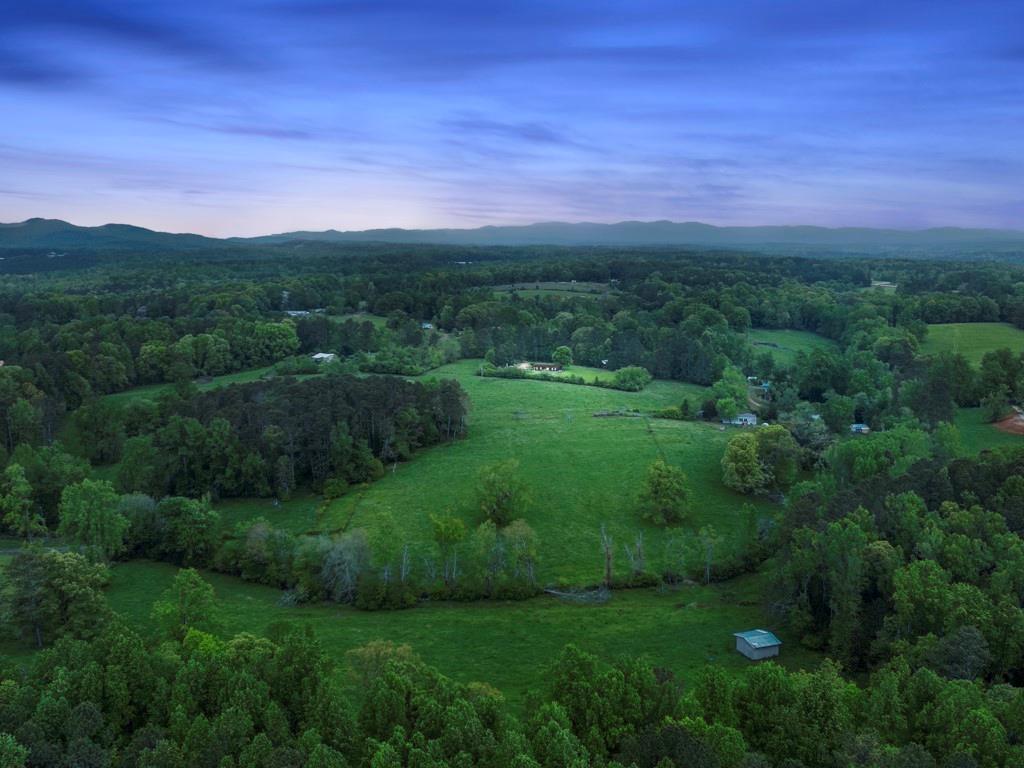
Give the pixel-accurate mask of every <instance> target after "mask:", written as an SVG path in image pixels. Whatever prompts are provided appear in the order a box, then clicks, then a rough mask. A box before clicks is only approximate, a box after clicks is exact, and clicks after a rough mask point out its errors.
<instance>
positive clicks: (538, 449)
mask: <svg viewBox="0 0 1024 768" xmlns="http://www.w3.org/2000/svg"><path fill="white" fill-rule="evenodd" d="M480 363H481V361H479V360H463V361H460V362H457V363H453V364H450V365H446V366H443V367H441V368H438V369H436V370H434V371H432V372H431V373H430V374H428V375H427V376H426V377H424V378H455V379H458V380H459V382H460V383H461V384H462V386H463V387H464V388H465V390H466V391H467V393H468V394H469V398H470V407H471V411H470V429H469V436H468V437H467V438H465V439H463V440H460V441H458V442H456V443H454V444H451V445H445V446H438V447H435V448H431V449H429V450H426V451H422V452H420V453H418V454H417V455H416V456H415V457H414V458H413V459H412V461H410V462H408V463H405V464H400V465H398V466H394V467H388V473H387V474H386V476H385V477H384V478H382V479H380V480H378V481H377V482H375V483H373V484H371V485H370V486H369V487H367V488H363V489H353V490H352V491H350V492H349V494H348V495H347V496H345V497H343V498H341V499H338V500H336V501H335V502H333V503H332V504H330V505H329V506H328V507H327V508H326V509H325V510H324V511H323V514H322V516H320V517H318V515H317V510H318V506H319V501H320V499H319V497H317V496H314V495H312V494H308V493H306V494H300V495H298V496H297V497H296V498H294V499H291V500H289V501H287V502H283V503H281V504H279V505H277V506H275V505H274V503H273V501H272V500H271V499H226V500H223V501H221V502H219V503H217V505H216V507H217V509H218V510H219V511H220V512H221V514H222V515H223V516H224V523H225V527H227V528H233V527H234V526H235V525H236V524H238V523H240V522H243V521H246V520H251V519H254V518H257V517H264V518H266V519H268V520H269V521H270V522H271V523H272V524H274V525H275V526H277V527H280V528H282V529H285V530H288V531H291V532H293V533H296V534H302V533H338V532H340V531H343V530H348V529H353V528H363V529H365V530H366V531H367V532H368V534H369V535H370V537H371V540H372V541H373V542H374V543H376V544H378V545H380V544H384V543H386V542H385V540H387V543H390V540H391V539H392V537H395V536H398V537H400V538H401V539H402V541H403V542H409V543H410V545H411V547H412V548H413V550H414V551H416V552H419V553H425V552H426V551H429V550H430V548H431V546H432V545H431V540H432V539H431V524H430V515H431V514H439V513H443V512H451V513H453V514H456V515H458V516H460V517H461V518H463V519H464V520H465V521H466V523H467V526H468V527H473V526H475V525H476V524H477V523H478V522H479V520H480V515H479V513H478V512H477V510H476V500H475V493H476V487H477V474H478V473H479V471H480V469H481V468H482V467H483V466H485V465H487V464H490V463H493V462H496V461H501V460H504V459H508V458H514V459H517V460H518V461H519V463H520V467H519V472H520V476H521V477H522V479H523V480H524V482H525V483H526V485H527V486H528V487H529V488H530V491H531V497H532V499H531V505H530V509H529V511H528V514H527V515H526V519H527V521H528V522H529V523H530V525H531V526H532V527H533V528H534V529H535V530H536V532H537V535H538V538H539V553H540V561H541V562H540V569H539V578H540V579H541V581H542V582H545V583H547V582H564V583H572V584H580V583H593V582H596V581H597V580H598V579H599V577H600V573H601V558H600V553H599V541H600V529H601V526H602V524H603V525H605V526H606V527H607V529H608V531H609V532H610V533H611V534H612V536H613V537H614V538H615V542H616V548H617V550H618V552H617V557H616V565H617V571H619V572H621V573H623V574H624V573H625V572H626V562H625V556H624V554H623V552H622V547H623V546H624V545H625V544H626V543H632V542H633V540H634V539H635V537H636V535H637V534H638V533H639V532H641V531H642V532H643V534H644V537H645V544H646V550H647V556H648V561H649V563H650V564H651V566H652V567H653V568H654V569H658V568H660V566H661V564H662V562H663V557H664V553H665V547H666V544H667V543H668V541H669V540H670V539H678V538H679V537H680V536H682V537H687V536H689V535H690V534H691V533H692V532H693V531H694V530H695V529H696V528H698V527H700V526H702V525H708V524H710V525H712V526H714V528H715V530H716V531H717V532H718V533H719V534H721V535H723V536H724V537H730V536H731V535H732V534H734V533H735V532H736V531H737V530H738V529H739V528H740V526H741V523H742V520H743V506H744V505H745V504H748V503H753V505H754V506H755V507H756V508H757V509H758V512H759V513H760V514H765V515H768V514H772V513H773V512H774V507H773V506H772V505H771V504H768V503H766V502H765V501H763V500H752V499H750V498H748V497H744V496H741V495H739V494H736V493H734V492H732V491H730V490H729V489H727V488H725V487H724V486H723V485H722V483H721V469H720V467H719V461H720V459H721V455H722V452H723V451H724V449H725V443H726V442H727V441H728V439H729V437H731V435H732V434H733V433H732V431H731V430H730V431H723V430H721V429H720V428H719V427H718V426H717V425H715V424H707V423H703V422H680V421H669V420H663V419H650V418H646V417H638V416H632V417H630V416H622V417H608V418H595V417H594V413H596V412H608V411H620V410H621V411H629V410H632V409H637V410H639V411H642V412H649V411H654V410H658V409H662V408H665V407H667V406H672V405H678V404H679V403H680V402H681V401H682V400H683V398H686V397H688V398H689V399H690V401H691V403H694V404H696V403H699V402H700V400H701V399H702V396H703V394H704V390H703V389H702V388H701V387H698V386H696V385H692V384H685V383H682V382H669V381H654V382H652V383H651V384H649V385H648V386H647V387H646V388H645V389H644V390H643V391H642V392H621V391H618V390H612V389H603V388H598V387H586V386H574V385H568V384H559V383H556V382H545V381H531V380H523V379H492V378H484V377H480V376H477V375H475V372H476V370H477V369H478V368H479V366H480ZM267 370H269V369H257V370H254V371H247V372H244V373H241V374H231V375H229V376H222V377H217V379H215V380H214V382H211V383H208V384H206V385H205V386H207V387H210V386H218V385H227V384H231V383H236V382H241V381H251V380H255V379H258V378H259V377H260V375H262V373H264V372H266V371H267ZM568 374H577V375H582V376H584V378H587V379H592V378H593V377H594V376H601V377H610V376H611V375H612V374H611V372H609V371H607V370H603V369H597V368H586V367H583V366H572V367H571V368H569V370H568V371H567V372H566V375H568ZM157 389H158V388H154V387H141V388H137V389H133V390H131V391H129V392H124V393H119V394H118V395H113V396H111V397H114V398H118V399H119V400H120V401H126V400H127V399H129V398H133V397H151V396H152V393H153V392H154V391H156V390H157ZM659 455H664V457H665V458H666V459H667V460H668V461H669V462H671V463H674V464H677V465H679V466H681V467H682V468H683V469H684V470H685V471H686V473H687V476H688V478H689V482H690V488H691V500H692V508H693V511H692V525H691V526H684V527H681V528H679V529H663V528H657V527H654V526H650V525H648V524H646V523H644V522H642V521H641V520H640V518H639V515H638V514H637V511H636V498H637V495H638V494H639V492H640V490H641V484H642V482H643V478H644V475H645V473H646V471H647V468H648V467H649V466H650V464H651V463H652V462H653V461H654V460H655V459H656V458H658V456H659ZM98 471H100V472H103V473H104V476H106V475H110V476H113V475H114V473H116V467H101V468H98ZM425 488H430V489H434V490H432V491H431V492H425V491H424V489H425Z"/></svg>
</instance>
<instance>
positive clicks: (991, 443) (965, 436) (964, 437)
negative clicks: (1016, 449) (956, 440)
mask: <svg viewBox="0 0 1024 768" xmlns="http://www.w3.org/2000/svg"><path fill="white" fill-rule="evenodd" d="M953 423H954V424H955V425H956V428H957V431H958V432H959V433H960V444H961V445H962V446H963V448H964V451H965V452H966V453H969V454H971V455H974V454H978V453H981V452H982V451H984V450H986V449H989V448H1002V447H1003V446H1020V445H1024V435H1011V434H1009V433H1008V432H1003V431H1001V430H999V429H996V428H995V426H994V425H993V424H991V423H989V422H987V421H985V420H984V419H983V418H982V415H981V408H958V409H957V411H956V417H955V418H954V420H953Z"/></svg>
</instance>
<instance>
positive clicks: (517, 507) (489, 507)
mask: <svg viewBox="0 0 1024 768" xmlns="http://www.w3.org/2000/svg"><path fill="white" fill-rule="evenodd" d="M518 470H519V462H518V461H516V460H515V459H507V460H505V461H499V462H497V463H495V464H488V465H487V466H485V467H484V468H483V469H481V470H480V475H479V486H478V488H477V503H478V504H479V506H480V511H481V512H483V513H484V517H485V518H486V519H487V520H490V521H491V522H493V523H494V524H495V525H497V526H499V527H502V528H503V527H505V526H506V525H508V524H509V523H511V522H512V521H513V520H515V519H516V518H520V517H523V516H524V513H525V512H526V508H527V506H528V505H529V494H528V492H527V490H526V486H525V485H524V484H523V481H522V480H521V479H520V478H519V475H518Z"/></svg>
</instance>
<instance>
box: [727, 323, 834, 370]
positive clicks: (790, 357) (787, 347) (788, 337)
mask: <svg viewBox="0 0 1024 768" xmlns="http://www.w3.org/2000/svg"><path fill="white" fill-rule="evenodd" d="M747 340H748V341H749V342H750V343H751V344H753V345H754V349H755V350H757V351H758V352H765V351H767V352H771V354H772V357H773V358H774V359H775V362H776V363H777V364H779V365H791V364H792V363H793V361H794V360H796V356H797V354H798V353H799V352H810V351H812V350H814V349H835V348H836V343H835V342H834V341H832V339H826V338H825V337H824V336H819V335H818V334H816V333H811V332H810V331H788V330H768V329H766V328H751V329H750V330H749V331H747Z"/></svg>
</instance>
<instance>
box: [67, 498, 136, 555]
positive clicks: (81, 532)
mask: <svg viewBox="0 0 1024 768" xmlns="http://www.w3.org/2000/svg"><path fill="white" fill-rule="evenodd" d="M118 500H119V497H118V495H117V492H116V491H115V490H114V486H112V485H111V484H110V483H109V482H107V481H106V480H83V481H82V482H80V483H75V484H74V485H69V486H67V487H66V488H65V489H64V491H63V493H61V496H60V527H59V529H58V532H59V533H60V535H61V536H63V537H65V538H66V539H68V541H71V542H72V543H74V544H78V545H79V546H82V547H85V548H87V549H88V550H90V551H92V552H95V553H96V554H97V555H99V556H100V557H101V558H102V559H104V560H109V559H110V558H112V557H115V556H116V555H118V554H120V553H121V551H122V550H123V549H124V538H125V534H127V533H128V518H126V517H125V516H124V515H123V514H121V512H120V510H119V509H118Z"/></svg>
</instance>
